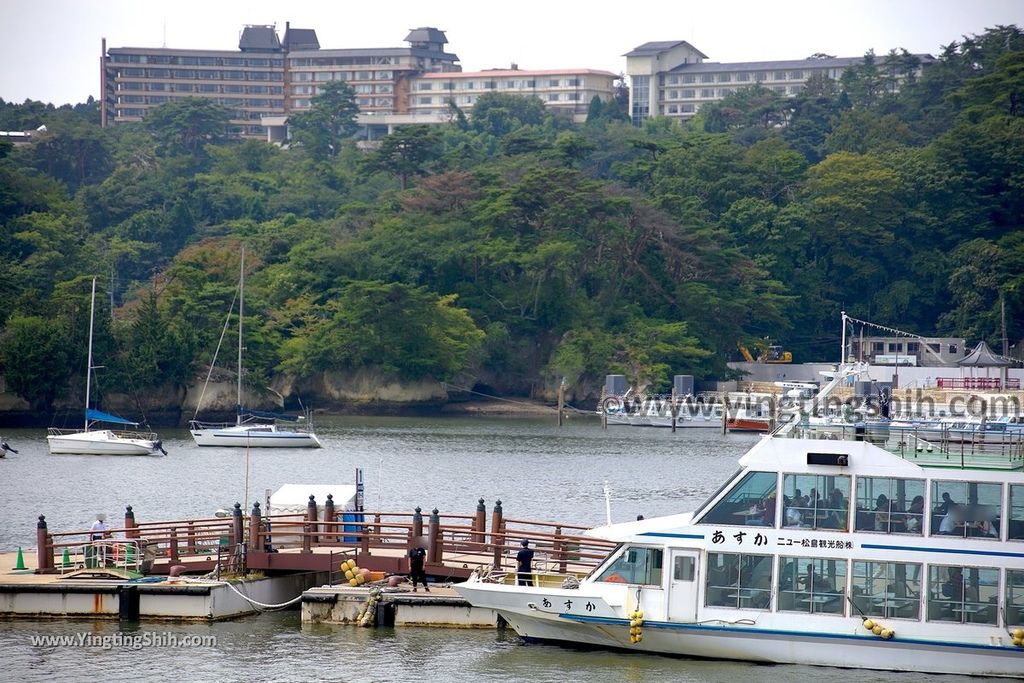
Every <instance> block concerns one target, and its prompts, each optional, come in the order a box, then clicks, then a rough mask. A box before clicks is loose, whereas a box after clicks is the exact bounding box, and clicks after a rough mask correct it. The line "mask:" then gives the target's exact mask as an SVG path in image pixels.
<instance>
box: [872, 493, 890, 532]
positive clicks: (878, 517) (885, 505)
mask: <svg viewBox="0 0 1024 683" xmlns="http://www.w3.org/2000/svg"><path fill="white" fill-rule="evenodd" d="M889 511H890V504H889V498H888V497H887V496H886V495H885V494H884V493H880V494H878V499H877V500H875V531H888V530H889Z"/></svg>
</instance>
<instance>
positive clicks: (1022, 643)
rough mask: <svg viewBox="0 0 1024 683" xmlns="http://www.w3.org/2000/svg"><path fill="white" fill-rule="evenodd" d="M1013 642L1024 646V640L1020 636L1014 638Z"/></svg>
mask: <svg viewBox="0 0 1024 683" xmlns="http://www.w3.org/2000/svg"><path fill="white" fill-rule="evenodd" d="M1013 644H1014V645H1015V646H1017V647H1024V640H1021V639H1020V638H1014V639H1013Z"/></svg>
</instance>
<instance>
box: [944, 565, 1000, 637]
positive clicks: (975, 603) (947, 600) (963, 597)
mask: <svg viewBox="0 0 1024 683" xmlns="http://www.w3.org/2000/svg"><path fill="white" fill-rule="evenodd" d="M942 569H945V570H950V569H959V570H960V572H961V581H962V583H961V585H962V592H961V594H960V600H959V604H960V606H961V610H955V609H952V608H951V611H960V621H955V620H953V619H935V618H933V617H932V603H933V602H935V603H943V604H956V602H957V601H956V600H955V599H954V596H945V595H944V594H943V592H942V587H943V586H944V585H945V583H946V581H941V580H937V579H936V574H935V572H937V571H938V570H942ZM972 571H975V572H981V571H986V572H994V573H995V577H996V585H995V587H994V596H993V597H994V601H992V602H982V601H981V586H982V585H983V584H981V581H980V577H979V579H978V582H977V585H976V586H974V585H971V586H970V588H974V589H976V590H977V591H978V595H977V597H975V598H974V600H968V599H967V598H968V593H967V590H968V587H969V582H973V580H972V579H969V577H968V576H967V574H968V573H970V572H972ZM1002 574H1003V572H1002V571H1000V568H999V567H992V566H987V567H982V566H977V565H965V564H930V565H928V599H927V602H926V608H925V621H928V622H932V623H939V624H960V625H962V626H982V627H988V628H991V627H993V626H998V625H999V596H1000V588H1001V586H1000V581H1001V580H1002ZM939 578H941V577H939ZM947 580H948V579H947ZM936 588H937V589H938V594H937V595H935V593H934V592H933V589H936ZM968 605H971V606H972V607H980V608H981V609H984V608H986V607H989V606H991V607H993V608H994V609H993V610H992V611H993V615H994V617H995V619H994V620H992V621H984V622H977V621H966V619H967V618H968V617H969V616H970V614H976V613H977V611H975V612H968V611H967V610H966V608H967V606H968ZM978 611H980V609H979V610H978Z"/></svg>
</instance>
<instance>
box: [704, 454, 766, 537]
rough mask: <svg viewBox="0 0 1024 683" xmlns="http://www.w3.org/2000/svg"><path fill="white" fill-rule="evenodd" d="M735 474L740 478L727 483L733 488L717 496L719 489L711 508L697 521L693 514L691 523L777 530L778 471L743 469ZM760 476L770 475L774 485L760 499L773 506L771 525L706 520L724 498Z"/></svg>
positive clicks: (764, 509) (763, 510)
mask: <svg viewBox="0 0 1024 683" xmlns="http://www.w3.org/2000/svg"><path fill="white" fill-rule="evenodd" d="M737 474H738V475H742V476H739V477H738V478H736V479H733V480H730V481H729V483H730V484H733V486H732V487H730V488H729V489H728V490H727V491H726V492H725V493H724V494H722V495H719V494H720V493H721V489H720V490H719V493H716V494H715V495H716V496H717V499H716V500H715V504H714V505H713V506H711V507H710V508H709V509H708V510H706V511H704V514H703V515H701V517H700V518H699V519H698V517H697V515H696V514H694V516H693V519H694V520H695V521H694V522H693V523H694V524H702V525H706V526H716V527H717V526H726V527H740V528H746V527H748V526H749V527H754V528H758V529H777V528H778V524H779V522H778V510H779V502H778V490H779V473H778V471H776V470H753V469H745V468H744V469H742V470H740V471H739V472H738V473H737ZM761 474H768V475H771V476H772V477H774V479H775V483H774V484H773V485H772V488H771V489H770V490H768V491H766V492H765V495H764V496H762V497H761V500H765V501H771V503H772V505H773V509H772V511H771V517H772V523H771V524H763V523H761V524H758V523H751V522H750V520H749V519H748V520H747V522H746V523H744V524H737V523H734V522H728V521H726V522H719V521H711V520H709V519H708V517H710V516H711V515H712V514H714V513H715V511H716V510H717V508H718V506H719V505H722V504H723V502H725V500H726V498H728V497H729V495H730V494H732V493H735V492H737V491H738V490H739V489H740V487H741V486H743V485H744V483H745V482H747V481H748V480H750V479H751V478H752V477H753V476H755V475H761ZM723 488H724V487H723ZM750 510H752V508H750ZM761 510H762V512H765V511H766V508H761Z"/></svg>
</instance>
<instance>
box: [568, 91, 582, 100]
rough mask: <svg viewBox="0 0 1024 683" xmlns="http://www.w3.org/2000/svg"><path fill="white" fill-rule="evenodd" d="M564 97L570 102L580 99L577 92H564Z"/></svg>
mask: <svg viewBox="0 0 1024 683" xmlns="http://www.w3.org/2000/svg"><path fill="white" fill-rule="evenodd" d="M565 99H567V100H569V101H570V102H578V101H579V99H580V94H579V93H578V92H570V93H566V94H565Z"/></svg>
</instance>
